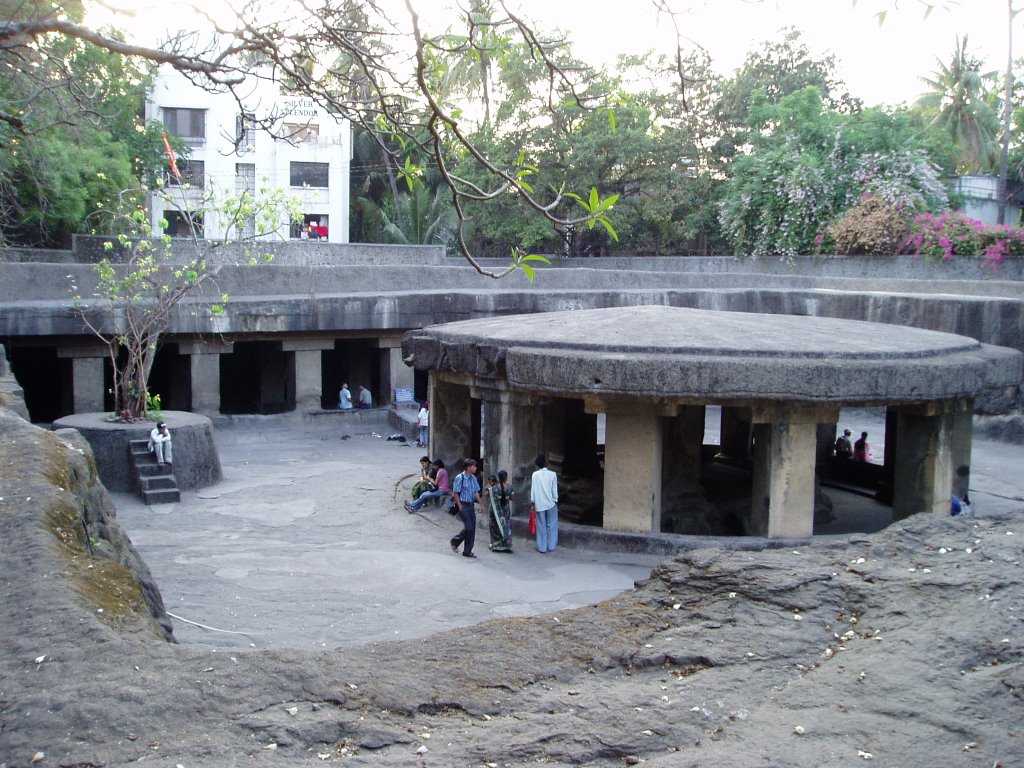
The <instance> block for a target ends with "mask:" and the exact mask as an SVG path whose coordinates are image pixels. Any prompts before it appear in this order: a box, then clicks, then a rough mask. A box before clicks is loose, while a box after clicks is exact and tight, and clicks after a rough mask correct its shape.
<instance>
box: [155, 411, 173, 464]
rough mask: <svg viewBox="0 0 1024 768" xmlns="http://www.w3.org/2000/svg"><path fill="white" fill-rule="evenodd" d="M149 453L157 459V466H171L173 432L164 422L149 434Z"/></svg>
mask: <svg viewBox="0 0 1024 768" xmlns="http://www.w3.org/2000/svg"><path fill="white" fill-rule="evenodd" d="M149 452H150V453H152V454H153V455H154V456H155V457H156V463H157V464H168V465H169V464H171V463H172V461H173V458H172V455H171V432H170V430H168V429H167V425H166V424H164V423H163V422H162V421H161V422H159V423H157V425H156V427H155V428H154V429H153V431H152V432H150V433H149Z"/></svg>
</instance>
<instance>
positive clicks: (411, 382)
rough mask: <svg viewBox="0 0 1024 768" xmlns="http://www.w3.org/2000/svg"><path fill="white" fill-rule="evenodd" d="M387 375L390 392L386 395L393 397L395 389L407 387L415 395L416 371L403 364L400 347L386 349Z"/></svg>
mask: <svg viewBox="0 0 1024 768" xmlns="http://www.w3.org/2000/svg"><path fill="white" fill-rule="evenodd" d="M388 356H389V361H388V376H389V379H390V381H389V383H388V387H389V389H390V392H389V393H388V396H389V397H390V398H392V402H394V400H393V398H394V396H395V390H396V389H408V390H409V391H410V392H412V393H413V396H415V391H416V371H415V370H413V369H412V368H411V367H409V366H408V365H406V364H405V361H404V360H403V359H402V348H401V347H392V348H391V349H389V350H388Z"/></svg>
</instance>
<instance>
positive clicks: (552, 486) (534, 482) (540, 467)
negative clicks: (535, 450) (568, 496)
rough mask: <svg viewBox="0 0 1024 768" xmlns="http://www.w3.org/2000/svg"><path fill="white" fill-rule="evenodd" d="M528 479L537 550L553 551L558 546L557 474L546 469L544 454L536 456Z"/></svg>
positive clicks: (546, 463)
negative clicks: (534, 516)
mask: <svg viewBox="0 0 1024 768" xmlns="http://www.w3.org/2000/svg"><path fill="white" fill-rule="evenodd" d="M535 463H536V464H537V471H536V472H534V473H533V477H532V478H531V479H530V509H531V511H533V512H535V513H536V515H537V551H538V552H542V553H543V552H554V551H555V547H556V546H558V475H556V474H555V473H554V472H552V471H551V470H550V469H548V462H547V459H546V458H545V457H544V454H543V453H542V454H540V455H539V456H538V457H537V461H536V462H535Z"/></svg>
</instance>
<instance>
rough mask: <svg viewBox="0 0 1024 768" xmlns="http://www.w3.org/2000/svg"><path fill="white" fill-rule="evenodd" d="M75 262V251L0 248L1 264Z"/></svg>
mask: <svg viewBox="0 0 1024 768" xmlns="http://www.w3.org/2000/svg"><path fill="white" fill-rule="evenodd" d="M74 260H75V254H74V252H73V251H70V250H61V249H58V248H0V262H43V263H47V264H68V263H71V262H74Z"/></svg>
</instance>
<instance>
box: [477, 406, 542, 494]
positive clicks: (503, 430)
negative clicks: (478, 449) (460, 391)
mask: <svg viewBox="0 0 1024 768" xmlns="http://www.w3.org/2000/svg"><path fill="white" fill-rule="evenodd" d="M472 394H473V397H474V398H479V400H480V403H481V410H482V411H483V425H484V426H483V444H484V463H485V465H486V468H487V474H488V475H497V474H498V470H501V469H504V470H505V471H506V472H508V479H509V482H510V483H511V484H512V489H513V490H514V491H515V493H516V496H517V499H518V506H519V507H520V508H523V509H525V508H526V506H527V505H528V504H529V500H530V476H531V475H532V474H533V471H534V469H536V467H534V459H536V458H537V454H538V453H540V452H541V447H542V444H543V436H544V416H543V414H544V408H543V407H542V405H541V404H540V403H539V402H537V400H536V399H535V398H533V397H531V396H529V395H527V394H526V393H522V392H515V391H512V390H508V389H503V388H490V387H473V389H472ZM485 480H486V478H485Z"/></svg>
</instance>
